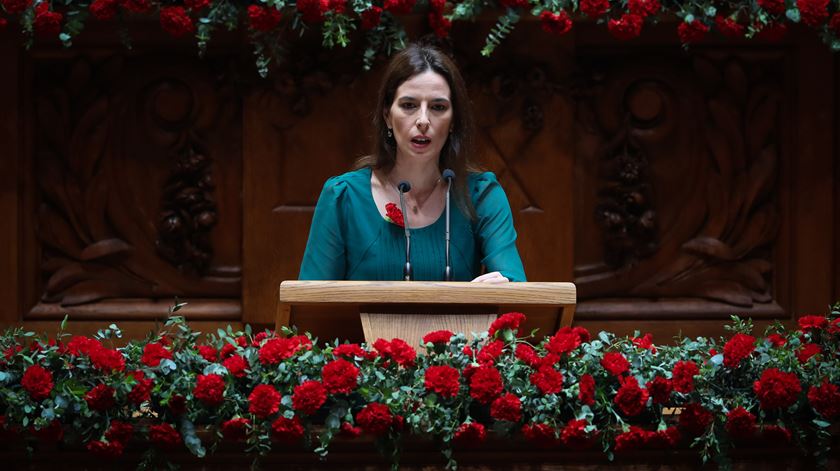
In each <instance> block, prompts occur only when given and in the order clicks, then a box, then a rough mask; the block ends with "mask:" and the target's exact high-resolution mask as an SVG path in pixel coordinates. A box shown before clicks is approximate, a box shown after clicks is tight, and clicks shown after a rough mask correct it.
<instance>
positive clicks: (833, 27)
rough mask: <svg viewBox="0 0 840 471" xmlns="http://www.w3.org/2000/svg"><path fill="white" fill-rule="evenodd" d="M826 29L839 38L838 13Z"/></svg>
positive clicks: (839, 20)
mask: <svg viewBox="0 0 840 471" xmlns="http://www.w3.org/2000/svg"><path fill="white" fill-rule="evenodd" d="M828 29H829V30H830V31H831V32H832V33H834V35H835V36H840V13H835V14H833V15H831V19H830V20H828ZM838 320H840V319H835V321H834V322H833V323H832V324H834V323H836V322H837V321H838Z"/></svg>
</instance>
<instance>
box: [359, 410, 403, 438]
mask: <svg viewBox="0 0 840 471" xmlns="http://www.w3.org/2000/svg"><path fill="white" fill-rule="evenodd" d="M393 422H394V417H393V415H391V409H389V408H388V406H386V405H385V404H380V403H378V402H373V403H370V404H368V405H366V406H365V407H364V408H363V409H362V410H360V411H359V413H358V414H356V424H358V426H359V427H361V428H362V430H364V431H365V432H367V433H370V434H372V435H383V434H385V433H386V432H388V430H390V428H391V425H392V424H393Z"/></svg>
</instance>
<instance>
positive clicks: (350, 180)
mask: <svg viewBox="0 0 840 471" xmlns="http://www.w3.org/2000/svg"><path fill="white" fill-rule="evenodd" d="M370 177H371V169H370V168H363V169H360V170H356V171H353V172H348V173H345V174H343V175H339V176H337V177H332V178H330V179H329V180H327V182H326V183H325V184H324V188H323V190H322V191H321V196H320V197H319V198H318V204H317V205H316V206H315V215H314V217H313V218H312V226H311V228H310V230H309V240H308V241H307V243H306V252H305V253H304V254H303V262H302V263H301V266H300V276H299V278H300V279H301V280H402V279H403V266H404V265H405V234H404V231H403V228H401V227H399V226H397V225H396V224H394V223H391V222H389V221H387V220H385V218H383V217H382V215H381V214H380V213H379V210H378V209H377V208H376V204H375V203H374V201H373V194H372V193H371V188H370ZM468 185H469V192H470V195H471V197H472V202H473V205H474V207H475V210H476V214H477V216H478V217H477V219H476V220H475V221H472V222H471V221H470V220H469V218H468V217H467V216H466V215H464V214H463V213H462V212H461V211H460V210H459V209H458V208H457V205H455V204H453V205H452V206H451V209H450V218H451V220H450V237H449V239H450V251H449V254H450V261H451V264H452V269H453V280H454V281H470V280H472V279H473V278H475V277H476V276H478V275H480V274H481V267H482V265H484V267H486V270H487V271H488V272H492V271H498V272H501V273H502V275H504V276H506V277H507V278H508V279H509V280H511V281H525V270H524V268H523V267H522V260H521V259H520V258H519V252H518V251H517V250H516V231H515V230H514V228H513V217H512V214H511V211H510V204H509V203H508V201H507V197H506V196H505V192H504V190H503V189H502V187H501V185H499V182H498V181H497V180H496V176H495V175H494V174H493V173H491V172H485V173H473V174H470V175H469V182H468ZM408 222H409V227H411V218H409V221H408ZM445 234H446V216H445V211H444V212H442V213H441V216H440V217H439V218H438V219H437V221H435V222H434V223H432V224H430V225H428V226H426V227H421V228H418V229H411V266H412V270H413V271H414V279H415V280H418V281H440V280H443V274H444V268H445V266H446V256H445Z"/></svg>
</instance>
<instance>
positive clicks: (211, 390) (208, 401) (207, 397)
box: [193, 374, 225, 407]
mask: <svg viewBox="0 0 840 471" xmlns="http://www.w3.org/2000/svg"><path fill="white" fill-rule="evenodd" d="M193 396H195V398H196V399H198V400H199V401H201V402H202V403H203V404H204V405H205V406H209V407H213V406H218V405H220V404H221V403H222V402H224V400H225V380H224V378H222V377H221V376H219V375H214V374H211V375H198V377H197V378H196V381H195V389H193Z"/></svg>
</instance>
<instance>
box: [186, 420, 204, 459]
mask: <svg viewBox="0 0 840 471" xmlns="http://www.w3.org/2000/svg"><path fill="white" fill-rule="evenodd" d="M181 435H182V436H183V437H184V445H185V446H186V447H187V449H188V450H190V452H191V453H192V454H193V455H195V456H197V457H199V458H204V455H205V454H206V453H207V451H206V450H205V449H204V446H203V445H202V444H201V439H200V438H198V436H197V435H196V434H195V425H193V423H192V422H191V421H190V420H189V419H188V418H186V417H183V418H182V419H181Z"/></svg>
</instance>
